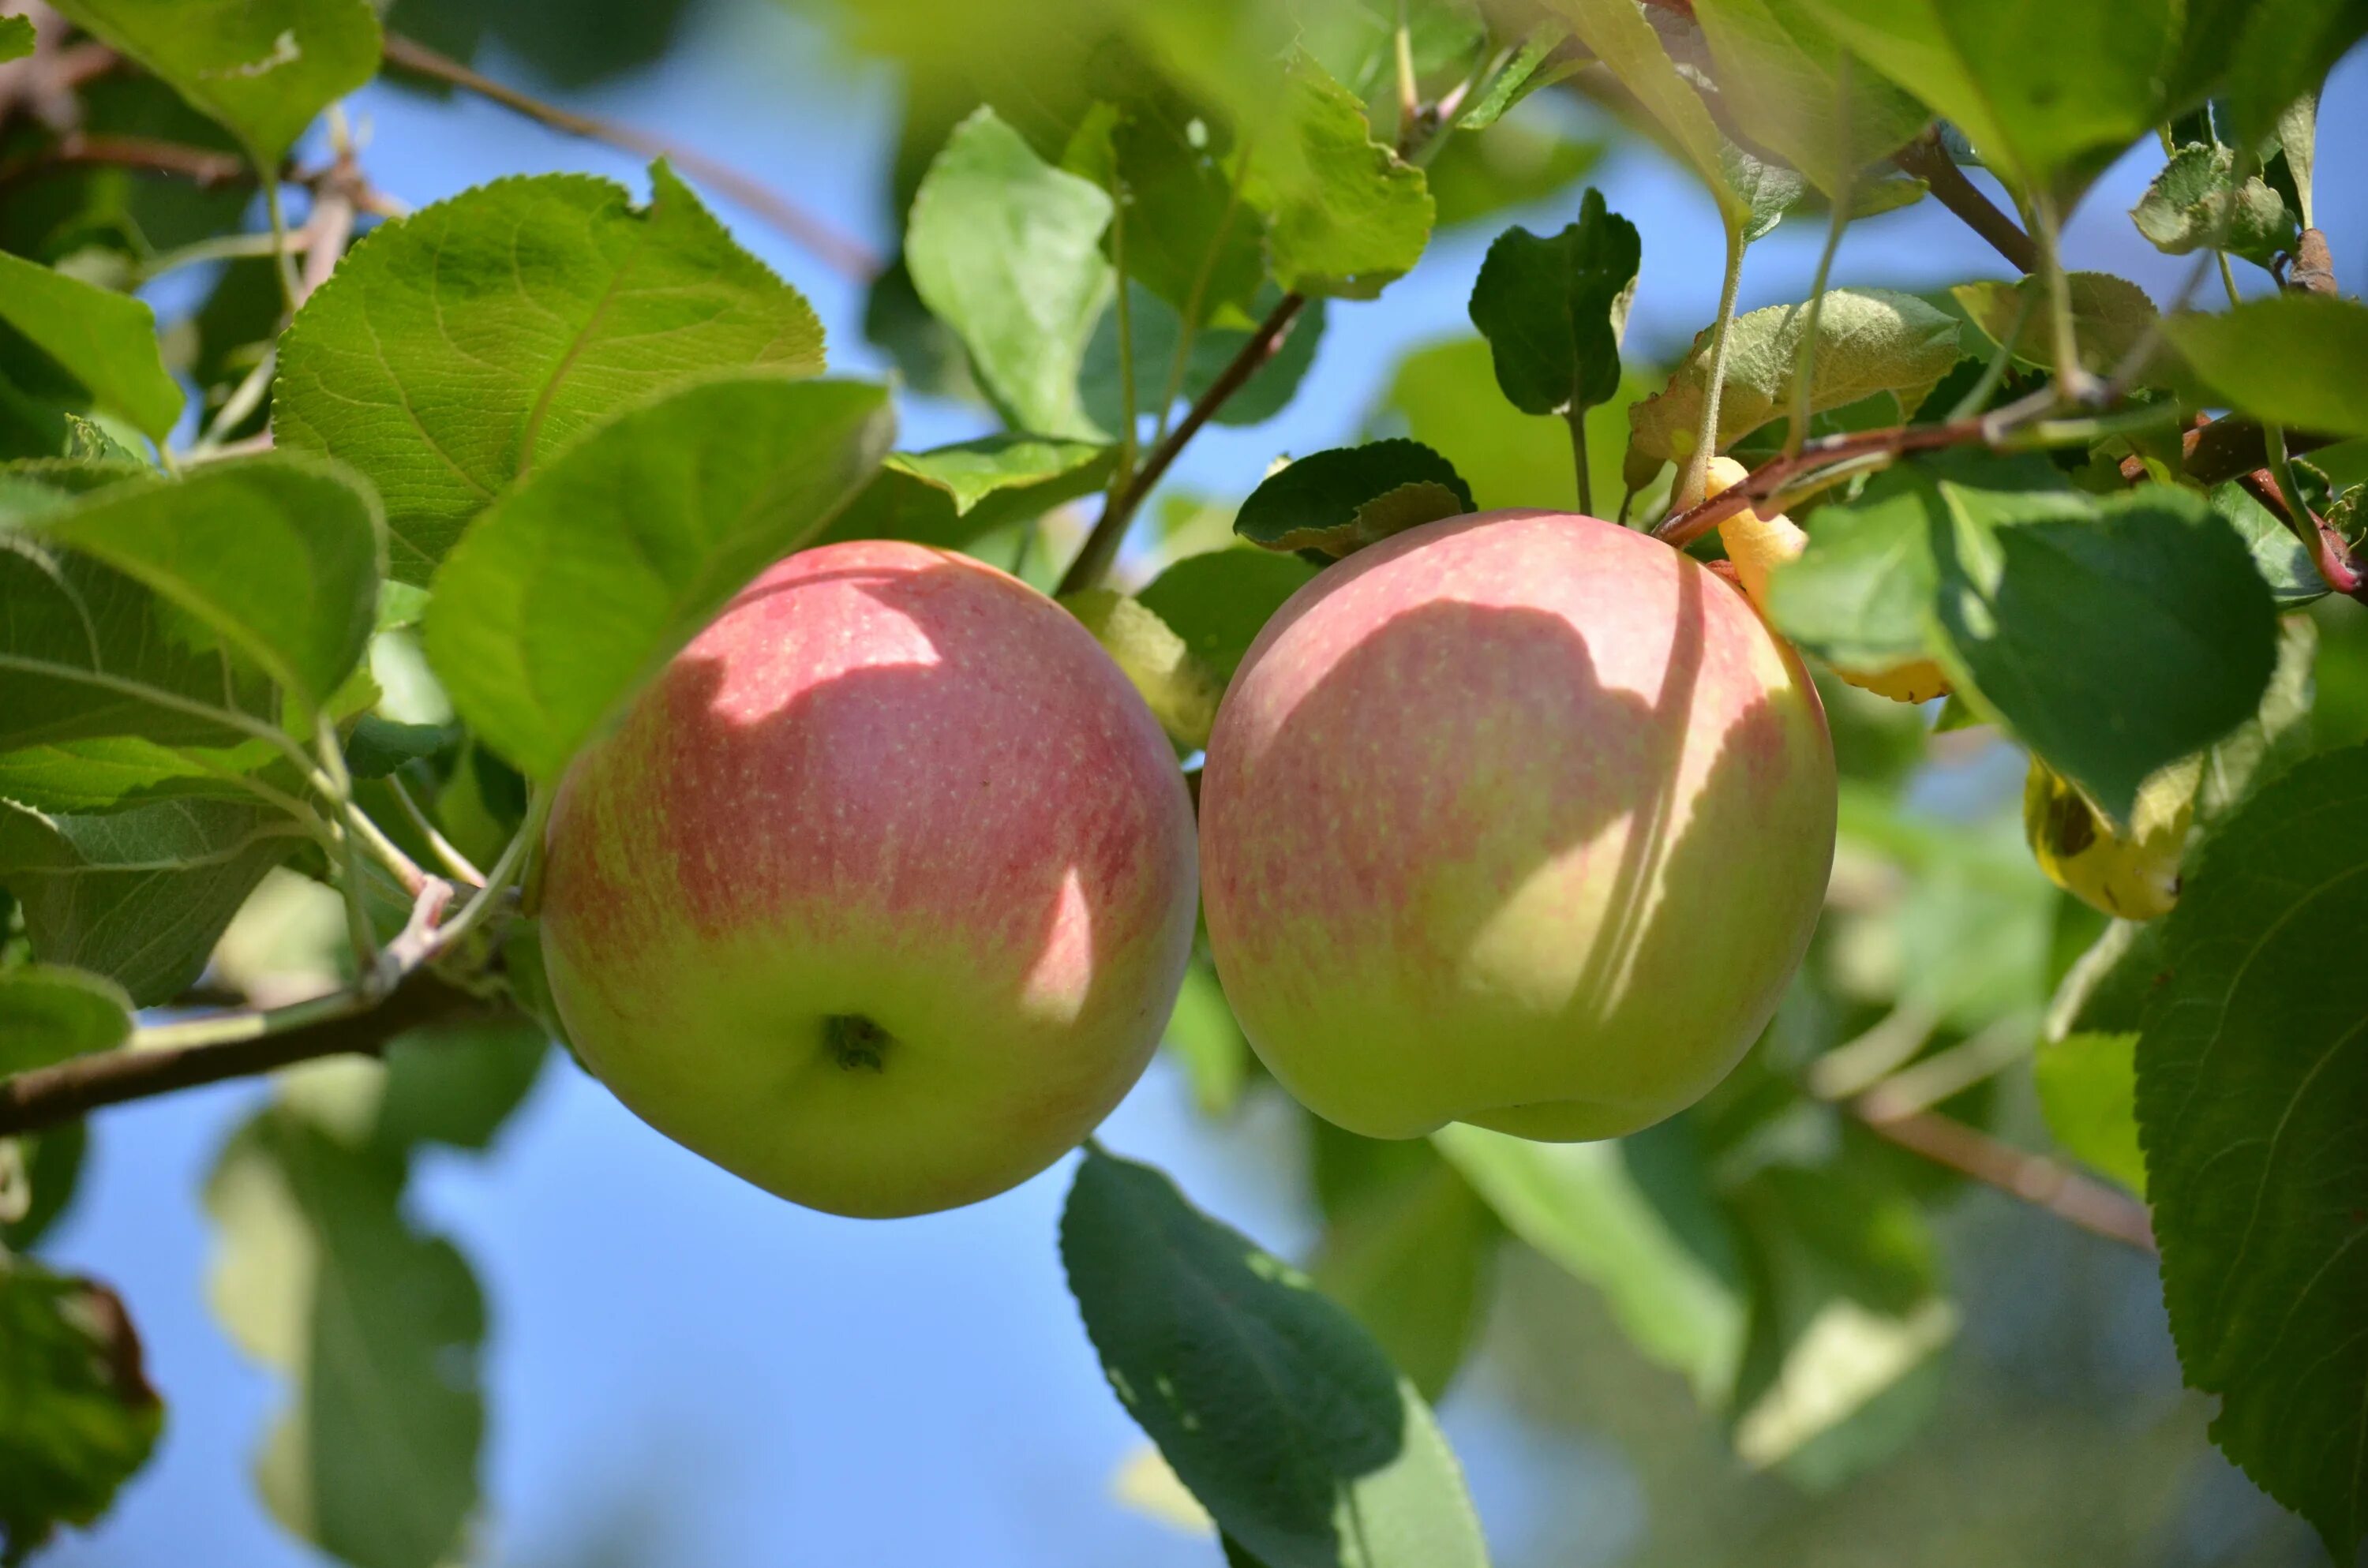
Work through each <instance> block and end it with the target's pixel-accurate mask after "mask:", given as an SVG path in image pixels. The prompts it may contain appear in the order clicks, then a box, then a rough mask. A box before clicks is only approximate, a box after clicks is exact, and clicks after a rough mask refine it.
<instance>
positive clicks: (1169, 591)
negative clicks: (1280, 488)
mask: <svg viewBox="0 0 2368 1568" xmlns="http://www.w3.org/2000/svg"><path fill="white" fill-rule="evenodd" d="M1313 576H1315V567H1313V566H1311V565H1310V564H1308V563H1307V562H1305V561H1303V560H1301V559H1300V558H1299V557H1297V556H1295V555H1278V554H1274V553H1272V552H1270V551H1263V550H1214V551H1209V552H1208V553H1207V554H1205V555H1188V556H1186V557H1185V558H1184V559H1183V560H1181V561H1178V562H1176V563H1175V564H1174V565H1172V566H1170V567H1168V568H1167V570H1166V571H1165V572H1162V573H1161V574H1159V575H1158V576H1157V577H1156V578H1155V579H1153V581H1152V583H1151V585H1150V586H1149V587H1146V588H1145V589H1144V590H1143V592H1142V593H1140V594H1138V595H1136V596H1135V597H1137V598H1138V599H1140V600H1141V601H1142V602H1143V604H1144V608H1147V609H1150V610H1151V611H1153V612H1154V613H1155V614H1156V615H1157V616H1158V617H1159V619H1162V620H1164V621H1166V622H1167V624H1168V625H1169V626H1170V627H1172V628H1174V629H1175V631H1176V634H1177V635H1178V636H1179V637H1181V638H1183V639H1184V642H1185V645H1186V646H1187V647H1189V648H1190V649H1191V650H1192V652H1193V653H1194V655H1195V656H1196V657H1198V658H1199V659H1200V661H1201V664H1202V665H1205V666H1207V668H1208V669H1209V670H1210V672H1211V673H1212V674H1213V675H1214V676H1216V677H1217V679H1218V680H1219V681H1220V682H1229V681H1231V680H1232V679H1233V678H1234V672H1235V670H1236V669H1239V668H1240V667H1241V663H1242V656H1243V655H1244V654H1245V653H1248V652H1249V649H1250V643H1251V642H1253V641H1255V640H1256V638H1257V637H1258V629H1259V628H1260V627H1263V626H1264V625H1265V624H1266V623H1267V621H1268V620H1269V619H1271V618H1272V616H1273V615H1274V612H1275V611H1276V610H1279V609H1281V608H1282V601H1283V600H1285V599H1287V598H1289V597H1291V596H1292V595H1293V594H1295V593H1297V592H1298V591H1299V590H1300V589H1301V588H1302V587H1304V586H1305V585H1306V584H1307V580H1308V579H1309V578H1311V577H1313Z"/></svg>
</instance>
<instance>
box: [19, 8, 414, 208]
mask: <svg viewBox="0 0 2368 1568" xmlns="http://www.w3.org/2000/svg"><path fill="white" fill-rule="evenodd" d="M58 9H59V10H61V11H63V12H64V13H65V15H66V17H67V18H68V19H69V20H71V21H73V22H74V24H75V25H77V26H79V27H83V28H88V29H89V30H90V31H92V32H94V33H96V34H97V35H98V36H99V37H100V38H102V39H104V40H107V41H108V43H111V44H113V45H114V46H115V47H116V48H118V49H120V50H121V51H123V52H124V53H126V54H128V55H130V56H131V58H132V59H134V60H136V61H138V62H140V63H141V64H142V65H144V66H146V67H147V68H148V69H149V70H150V71H153V72H154V73H155V74H157V75H158V76H161V77H162V78H164V79H165V81H166V82H169V83H171V84H172V85H173V89H174V90H175V91H176V92H177V93H179V94H180V95H181V96H182V97H185V98H187V99H188V101H189V103H190V104H191V105H192V106H193V107H195V108H199V109H201V110H203V111H204V112H205V113H207V114H209V115H211V116H212V117H213V118H214V119H217V120H220V121H221V122H222V124H223V125H225V126H227V127H229V129H230V131H231V132H232V133H233V135H235V136H236V137H237V138H238V139H239V141H240V142H241V143H243V144H244V145H245V148H246V150H247V152H248V153H250V154H251V155H252V156H253V157H254V159H255V161H256V164H257V165H260V166H262V167H265V168H269V167H271V166H273V165H277V164H278V163H279V159H280V155H281V154H282V153H286V152H287V151H288V149H289V148H290V146H291V145H292V144H293V143H294V142H295V141H296V138H298V137H299V136H301V135H302V134H303V133H304V128H305V127H306V126H308V125H310V124H312V123H313V116H314V115H317V114H319V113H320V112H321V111H322V110H323V109H324V108H327V107H328V106H329V104H330V103H331V102H332V101H334V100H335V99H337V98H341V97H345V96H346V95H347V93H350V92H352V91H353V90H354V89H355V88H357V87H359V86H360V85H362V84H363V83H365V82H367V81H369V80H370V77H371V76H372V75H374V74H377V71H378V61H379V27H378V14H377V13H376V12H375V11H373V10H371V9H370V6H369V5H367V4H366V3H365V0H63V3H62V4H60V5H59V6H58Z"/></svg>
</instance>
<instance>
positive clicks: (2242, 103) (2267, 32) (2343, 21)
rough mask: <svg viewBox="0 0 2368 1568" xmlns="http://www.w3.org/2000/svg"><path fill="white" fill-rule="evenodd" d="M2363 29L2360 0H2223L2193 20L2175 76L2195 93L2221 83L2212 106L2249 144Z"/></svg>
mask: <svg viewBox="0 0 2368 1568" xmlns="http://www.w3.org/2000/svg"><path fill="white" fill-rule="evenodd" d="M2363 33H2368V10H2363V9H2362V7H2361V6H2359V5H2357V4H2356V3H2355V0H2222V3H2221V4H2220V6H2217V7H2215V8H2214V10H2213V11H2212V12H2210V13H2205V14H2202V15H2199V16H2196V17H2194V18H2193V19H2192V20H2191V22H2190V24H2189V27H2188V38H2187V48H2186V51H2185V55H2186V58H2185V59H2184V60H2183V61H2182V62H2181V64H2182V66H2183V67H2184V69H2182V70H2181V71H2180V74H2179V75H2178V77H2177V79H2178V80H2180V82H2182V83H2186V84H2192V85H2191V87H2190V90H2191V92H2192V94H2193V96H2195V97H2203V89H2204V88H2205V87H2207V86H2216V88H2217V91H2218V94H2219V96H2220V99H2221V101H2220V103H2219V104H2218V105H2216V106H2215V113H2218V114H2223V115H2225V116H2226V119H2225V121H2224V123H2225V124H2226V126H2227V128H2228V135H2229V137H2230V139H2231V140H2232V141H2234V142H2236V143H2237V145H2238V146H2240V147H2242V146H2249V145H2251V144H2253V143H2254V142H2257V141H2258V140H2259V139H2260V138H2261V137H2264V136H2267V135H2268V134H2269V133H2270V132H2271V131H2272V130H2273V129H2274V128H2275V127H2276V125H2277V122H2278V117H2279V116H2280V115H2281V114H2282V113H2283V112H2284V111H2285V110H2286V109H2287V108H2289V107H2290V106H2291V105H2292V104H2293V103H2294V100H2295V99H2297V98H2300V97H2305V95H2308V94H2313V93H2316V92H2317V91H2318V89H2319V85H2320V84H2322V83H2323V82H2325V81H2326V80H2327V74H2328V71H2329V70H2331V69H2332V68H2333V67H2334V65H2335V62H2337V61H2339V60H2340V59H2342V58H2343V55H2344V53H2345V51H2348V50H2350V49H2351V46H2352V45H2353V44H2355V43H2357V42H2358V41H2359V40H2360V38H2361V36H2362V34H2363Z"/></svg>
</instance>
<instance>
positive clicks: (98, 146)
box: [0, 131, 255, 189]
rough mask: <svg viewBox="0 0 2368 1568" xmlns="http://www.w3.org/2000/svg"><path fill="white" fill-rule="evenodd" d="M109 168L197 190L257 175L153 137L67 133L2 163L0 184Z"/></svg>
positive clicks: (222, 157)
mask: <svg viewBox="0 0 2368 1568" xmlns="http://www.w3.org/2000/svg"><path fill="white" fill-rule="evenodd" d="M53 165H54V166H67V167H74V166H81V165H116V166H119V167H122V168H131V169H142V170H145V171H147V172H148V173H150V174H159V175H177V176H180V177H181V178H183V179H186V180H188V181H189V182H191V183H192V184H194V185H196V186H197V187H199V188H200V189H211V188H212V187H216V186H225V185H236V184H239V183H241V182H242V181H245V180H249V179H252V178H254V177H255V171H254V169H253V168H251V167H250V166H249V165H248V164H247V162H246V160H245V159H244V158H242V157H240V156H239V155H238V154H237V153H222V152H217V151H215V150H214V149H212V148H211V147H191V146H188V145H185V144H184V143H182V142H166V141H164V140H162V139H160V138H157V137H154V136H93V135H90V134H88V133H87V132H85V131H67V132H66V133H65V134H64V135H63V136H61V137H59V138H58V139H57V140H56V141H55V142H51V144H50V145H49V146H48V147H46V148H44V149H42V150H41V151H40V152H38V153H29V154H28V155H26V156H24V157H22V158H17V159H12V160H11V161H9V162H8V163H7V164H6V165H0V184H6V182H8V181H10V180H14V179H17V178H19V177H21V176H25V175H27V174H29V173H31V172H33V171H34V170H36V169H39V168H42V167H45V166H53Z"/></svg>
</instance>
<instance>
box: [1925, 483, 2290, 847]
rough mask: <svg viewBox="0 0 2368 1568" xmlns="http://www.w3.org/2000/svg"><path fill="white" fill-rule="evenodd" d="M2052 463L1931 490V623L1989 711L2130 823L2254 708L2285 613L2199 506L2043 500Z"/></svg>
mask: <svg viewBox="0 0 2368 1568" xmlns="http://www.w3.org/2000/svg"><path fill="white" fill-rule="evenodd" d="M2047 466H2048V465H2046V464H2044V463H2040V462H2033V463H2032V464H2030V465H2025V466H2023V467H2022V468H2021V473H2022V474H2028V475H2030V476H2031V478H2030V479H2029V480H2028V481H2025V480H2023V479H2022V478H2021V477H2020V476H2019V475H2018V474H2017V472H2015V470H2014V469H2011V468H2008V467H2005V466H2000V467H1998V468H1994V469H1992V470H1990V471H1989V475H1988V476H1981V475H1976V476H1975V479H1974V481H1973V482H1972V483H1964V484H1957V483H1946V482H1935V483H1934V484H1933V489H1932V493H1931V495H1932V499H1931V502H1930V505H1931V506H1932V507H1933V508H1934V509H1933V510H1932V512H1931V514H1930V516H1931V519H1932V526H1931V528H1930V534H1929V536H1928V537H1929V538H1930V542H1931V548H1932V553H1933V559H1934V561H1935V562H1936V564H1937V565H1938V567H1939V572H1940V576H1939V592H1938V595H1937V597H1936V613H1937V617H1938V619H1939V623H1940V625H1941V628H1942V629H1943V630H1944V631H1945V632H1946V633H1947V635H1948V638H1949V644H1950V647H1951V649H1952V651H1953V654H1954V657H1955V659H1956V661H1957V662H1958V664H1959V665H1960V666H1961V667H1962V668H1963V670H1964V673H1966V674H1967V675H1970V676H1972V680H1973V684H1974V686H1975V688H1976V689H1977V690H1978V692H1979V693H1980V696H1981V699H1982V700H1983V701H1984V702H1985V703H1986V704H1987V706H1988V707H1989V708H1990V709H1991V710H1994V711H1996V712H1997V713H1998V714H1999V715H2000V716H2001V717H2002V718H2004V719H2005V720H2006V721H2007V722H2009V723H2010V724H2012V725H2013V726H2014V729H2015V731H2016V733H2018V734H2020V735H2021V737H2022V738H2023V740H2024V741H2026V742H2027V743H2028V744H2030V745H2031V747H2032V750H2034V751H2036V752H2038V753H2039V754H2040V755H2041V756H2044V758H2045V759H2046V760H2047V764H2048V766H2049V767H2053V768H2055V770H2056V771H2057V772H2058V773H2061V774H2063V775H2065V776H2066V778H2071V779H2073V780H2075V781H2076V782H2078V784H2079V785H2080V786H2081V787H2082V788H2083V789H2085V790H2087V791H2088V793H2089V798H2090V799H2091V800H2092V801H2095V802H2096V804H2097V805H2098V806H2099V807H2100V808H2101V809H2102V810H2104V811H2105V812H2108V813H2110V814H2111V815H2112V817H2113V818H2114V819H2115V820H2116V821H2120V822H2126V821H2128V820H2129V812H2130V810H2131V808H2132V806H2133V805H2134V804H2135V801H2136V799H2137V791H2138V788H2139V786H2140V785H2141V784H2142V783H2143V782H2144V781H2145V780H2146V776H2147V775H2149V774H2151V773H2153V772H2154V771H2155V770H2156V769H2157V768H2159V767H2163V766H2165V765H2166V764H2169V763H2172V762H2176V761H2178V760H2179V759H2180V758H2181V757H2183V756H2189V755H2190V754H2192V753H2194V752H2197V751H2201V750H2203V748H2204V747H2205V746H2207V745H2209V744H2212V743H2213V742H2214V741H2215V740H2218V739H2219V738H2220V737H2221V736H2222V735H2224V734H2226V733H2227V732H2228V731H2229V730H2231V729H2232V728H2234V727H2235V726H2236V725H2237V724H2239V723H2242V722H2244V721H2245V720H2246V719H2247V718H2248V717H2250V716H2251V715H2252V713H2253V711H2254V710H2255V709H2256V708H2257V707H2258V706H2259V705H2260V699H2261V693H2262V691H2263V689H2264V688H2265V687H2267V686H2268V684H2269V679H2270V675H2271V670H2272V669H2273V668H2274V667H2275V665H2276V663H2277V615H2276V609H2275V607H2274V606H2273V605H2272V604H2271V600H2270V594H2269V589H2268V588H2267V587H2266V586H2265V585H2263V584H2262V582H2261V579H2260V574H2258V573H2256V572H2255V571H2254V570H2253V567H2252V560H2251V556H2250V554H2249V553H2248V551H2247V550H2246V548H2245V544H2244V541H2243V540H2240V539H2238V538H2237V535H2236V532H2235V530H2233V529H2231V528H2229V527H2228V525H2227V524H2226V521H2224V520H2223V519H2222V518H2220V517H2218V516H2217V515H2216V514H2214V512H2213V511H2212V509H2211V507H2210V506H2208V505H2207V504H2206V503H2205V502H2204V500H2203V497H2201V496H2199V495H2196V494H2192V492H2189V491H2185V490H2180V489H2178V488H2176V487H2174V486H2171V485H2167V484H2148V485H2144V486H2142V487H2140V488H2139V489H2137V490H2135V491H2133V492H2129V493H2127V494H2120V495H2115V496H2111V497H2107V498H2105V499H2103V500H2091V499H2086V498H2081V499H2077V500H2076V499H2074V498H2073V496H2072V495H2071V494H2070V493H2068V492H2060V491H2058V492H2052V493H2051V492H2050V491H2048V490H2046V489H2044V488H2040V486H2043V485H2044V484H2045V483H2047V482H2048V477H2049V476H2047V475H2045V474H2044V473H2043V472H2041V471H2044V470H2045V469H2046V468H2047ZM1995 478H2003V479H2004V480H2005V481H2006V482H2007V483H2009V484H2013V483H2032V485H2033V488H2032V489H2027V490H2015V489H2004V488H2001V489H1990V488H1987V485H1989V484H1990V483H1994V480H1995Z"/></svg>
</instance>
